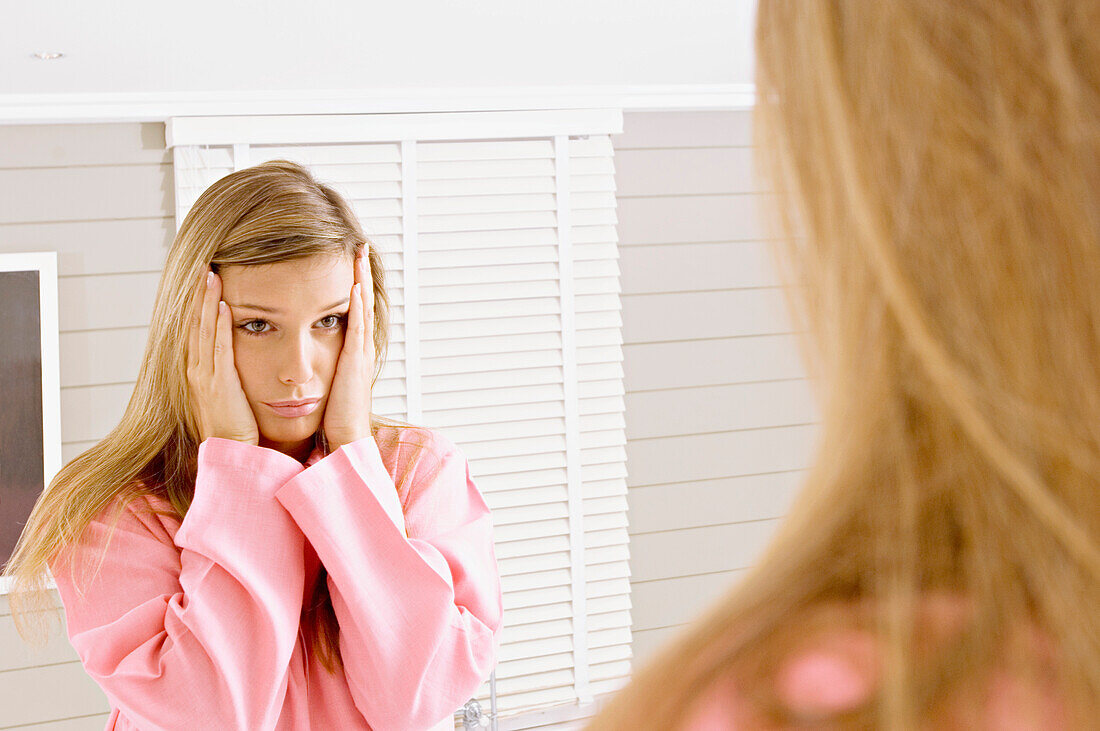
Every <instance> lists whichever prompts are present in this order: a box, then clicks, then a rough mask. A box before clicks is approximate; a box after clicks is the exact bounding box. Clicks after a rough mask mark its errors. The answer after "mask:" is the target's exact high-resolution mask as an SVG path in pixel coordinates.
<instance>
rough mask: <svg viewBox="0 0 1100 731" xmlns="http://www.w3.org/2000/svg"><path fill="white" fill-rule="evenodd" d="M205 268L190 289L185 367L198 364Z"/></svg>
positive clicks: (208, 269) (206, 270)
mask: <svg viewBox="0 0 1100 731" xmlns="http://www.w3.org/2000/svg"><path fill="white" fill-rule="evenodd" d="M209 271H210V268H209V267H207V268H206V269H205V270H204V271H203V272H202V273H201V274H200V275H199V278H198V279H197V280H196V281H195V285H194V286H193V287H192V289H191V303H190V304H191V306H190V307H189V308H188V309H187V365H188V367H194V366H197V365H198V364H199V322H200V319H201V316H202V298H203V294H204V293H205V292H206V273H207V272H209Z"/></svg>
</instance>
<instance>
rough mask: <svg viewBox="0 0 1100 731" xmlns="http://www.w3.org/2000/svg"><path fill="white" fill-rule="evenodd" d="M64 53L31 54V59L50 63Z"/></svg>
mask: <svg viewBox="0 0 1100 731" xmlns="http://www.w3.org/2000/svg"><path fill="white" fill-rule="evenodd" d="M64 55H65V54H64V53H32V54H31V56H32V57H33V58H37V59H39V60H42V61H52V60H53V59H55V58H61V57H62V56H64Z"/></svg>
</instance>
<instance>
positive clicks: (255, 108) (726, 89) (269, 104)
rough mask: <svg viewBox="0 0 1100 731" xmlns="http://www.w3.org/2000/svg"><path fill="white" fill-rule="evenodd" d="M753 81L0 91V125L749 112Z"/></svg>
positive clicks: (752, 96)
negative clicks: (334, 116) (588, 111)
mask: <svg viewBox="0 0 1100 731" xmlns="http://www.w3.org/2000/svg"><path fill="white" fill-rule="evenodd" d="M753 99H754V91H753V85H752V84H669V85H639V86H566V87H552V86H547V87H522V88H507V87H487V88H467V89H444V88H424V89H354V90H346V91H316V90H306V91H291V90H288V91H277V92H236V91H211V92H155V93H152V92H151V93H125V94H112V93H94V94H0V124H78V123H94V122H164V121H166V120H168V119H170V118H172V117H192V116H222V115H233V116H248V115H273V114H280V115H281V114H395V113H416V112H486V111H520V110H536V109H623V110H629V111H693V110H731V109H749V108H751V107H752V105H753Z"/></svg>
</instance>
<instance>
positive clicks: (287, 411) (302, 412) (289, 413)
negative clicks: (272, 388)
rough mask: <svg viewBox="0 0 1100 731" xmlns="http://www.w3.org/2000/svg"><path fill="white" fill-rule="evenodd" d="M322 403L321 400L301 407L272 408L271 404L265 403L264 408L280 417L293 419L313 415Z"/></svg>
mask: <svg viewBox="0 0 1100 731" xmlns="http://www.w3.org/2000/svg"><path fill="white" fill-rule="evenodd" d="M319 403H321V400H320V399H317V400H316V401H310V402H309V403H305V404H302V405H301V406H272V405H271V404H269V403H267V402H264V406H266V407H267V408H269V409H271V410H272V411H274V412H275V413H276V414H278V415H279V416H285V417H288V418H293V417H295V416H306V415H307V414H311V413H313V410H314V409H316V408H317V404H319Z"/></svg>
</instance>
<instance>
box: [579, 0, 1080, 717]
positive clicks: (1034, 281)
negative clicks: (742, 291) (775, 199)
mask: <svg viewBox="0 0 1100 731" xmlns="http://www.w3.org/2000/svg"><path fill="white" fill-rule="evenodd" d="M1097 28H1100V4H1097V3H1095V2H1092V1H1091V0H1088V1H1081V2H1073V1H1070V0H1035V1H1034V2H1025V1H1024V0H1020V1H1019V2H1003V1H1002V0H984V1H977V0H972V1H968V2H958V1H957V0H920V1H919V2H868V1H866V0H852V1H847V2H846V1H844V0H829V1H825V0H761V2H760V4H759V7H758V26H757V35H756V44H757V49H756V51H757V66H756V95H757V103H756V108H755V114H754V133H755V135H756V136H757V147H758V150H759V151H760V153H761V154H762V155H763V163H764V169H765V170H766V171H768V173H769V177H770V178H771V182H772V183H773V185H774V189H775V190H777V191H778V192H779V200H780V203H781V205H780V207H779V210H780V211H781V212H782V213H783V214H785V215H784V216H782V224H783V225H782V231H783V233H784V234H785V242H786V243H785V245H784V246H783V248H782V252H783V254H784V255H783V257H782V258H781V259H780V264H781V267H782V271H784V272H785V275H786V277H787V281H788V283H789V284H790V285H791V286H790V287H789V289H788V291H789V294H790V295H791V296H790V298H789V299H790V304H791V308H792V312H793V313H794V320H795V322H796V325H797V326H798V327H797V329H798V330H800V331H805V332H806V334H807V336H808V337H807V338H805V339H804V340H803V343H802V344H803V353H804V360H805V362H806V364H807V367H808V370H809V372H810V374H811V376H812V377H813V380H814V382H815V385H816V387H817V388H818V389H819V390H818V400H819V402H820V404H821V415H822V419H821V424H820V432H819V440H818V443H817V447H816V451H815V454H814V457H813V459H812V462H811V464H810V466H809V469H808V470H807V474H806V476H805V481H804V486H803V488H802V490H801V492H800V494H799V497H798V499H797V501H796V503H795V505H794V506H793V507H792V509H791V511H790V514H789V515H788V516H787V518H786V519H785V521H783V523H782V525H781V527H780V529H779V530H778V533H777V535H776V536H775V538H774V540H773V541H772V542H771V543H770V545H769V546H768V548H767V550H766V552H765V554H764V555H763V556H762V558H761V559H760V560H759V561H758V563H757V564H756V566H755V567H754V568H753V569H752V570H751V571H749V572H748V574H747V577H746V578H745V579H744V580H743V581H742V582H741V583H740V584H739V585H737V586H735V587H733V588H732V589H731V590H730V591H729V592H728V593H727V594H726V595H725V596H724V597H723V598H722V599H721V600H719V601H717V602H716V603H714V604H713V605H711V606H710V607H709V608H708V610H707V611H706V612H705V613H704V614H703V615H702V616H701V617H700V618H698V619H697V620H696V621H695V622H693V623H692V624H691V625H689V626H688V627H686V628H685V629H684V630H682V631H681V632H680V633H679V634H678V635H676V636H675V637H674V638H672V639H671V640H669V641H668V642H667V643H666V644H665V645H664V646H662V647H661V648H659V650H658V651H657V652H656V653H655V654H654V656H653V657H652V658H651V659H650V661H649V662H648V663H647V664H646V665H645V666H644V667H643V668H641V669H639V670H638V672H637V673H636V674H635V676H634V678H633V679H632V682H631V683H630V684H629V685H628V686H627V687H626V688H624V689H623V690H621V691H620V693H619V694H617V695H616V696H615V697H614V698H612V699H610V701H609V702H608V703H607V704H606V705H605V706H604V708H603V709H602V712H601V713H600V714H599V715H597V716H596V718H595V719H593V721H592V722H591V723H590V725H588V726H587V728H588V729H616V730H618V729H627V728H629V729H635V728H662V729H664V728H675V727H677V720H678V719H683V718H684V717H685V714H686V712H687V709H689V708H692V707H693V704H694V703H696V702H697V701H699V700H700V699H701V698H702V697H703V696H704V694H705V693H707V692H708V691H709V690H713V689H714V688H719V687H729V686H727V685H723V684H722V682H723V681H730V682H732V686H733V687H736V688H738V689H739V690H738V693H739V694H740V695H741V696H742V697H743V698H745V699H747V702H748V703H749V704H750V706H751V708H753V709H755V710H756V711H759V712H760V713H762V714H764V715H763V717H766V718H768V719H770V722H774V723H777V724H785V723H793V722H794V721H795V720H796V715H795V714H794V713H793V711H791V710H790V708H789V707H788V706H786V705H785V704H784V702H783V700H782V699H781V698H779V697H778V696H777V694H776V693H775V692H774V690H771V689H774V687H775V680H776V677H775V674H776V671H777V669H778V667H780V665H781V662H782V661H783V660H784V659H787V658H789V657H791V656H792V654H793V653H794V652H795V651H796V650H797V649H798V648H800V647H802V648H805V647H806V644H805V641H804V637H803V636H804V635H806V634H813V633H809V632H808V629H807V628H808V627H810V626H816V625H817V623H819V620H820V619H821V617H822V616H825V615H823V614H822V612H823V611H824V610H823V608H825V607H837V606H839V607H845V606H871V607H874V608H875V610H874V611H873V612H870V613H869V614H868V615H867V618H866V619H865V620H860V619H859V618H858V616H857V613H856V612H854V611H853V612H851V614H849V615H846V616H845V615H842V619H843V621H847V622H850V623H851V624H854V625H859V624H860V623H861V622H862V626H861V627H860V629H861V630H864V631H869V632H871V633H872V636H873V637H876V638H878V642H879V643H880V644H879V647H880V648H881V651H882V653H881V661H882V664H881V667H882V675H881V678H880V681H881V682H878V683H876V684H875V685H874V689H873V691H872V693H871V696H870V698H869V699H868V700H867V702H866V703H863V704H861V705H860V706H859V707H858V708H854V709H852V710H851V712H848V713H845V714H843V715H842V716H838V717H836V718H833V719H830V720H831V721H832V722H833V723H835V724H836V725H838V726H844V727H860V728H865V727H871V726H873V727H887V728H913V727H916V726H918V725H920V724H922V723H930V724H932V725H936V724H941V725H942V724H946V723H949V722H951V721H952V719H954V718H955V717H954V716H953V715H952V713H953V709H955V710H957V709H958V708H959V707H960V705H959V700H960V698H962V699H965V698H975V697H979V696H975V695H973V693H980V692H982V688H983V687H984V685H983V684H985V683H987V681H989V679H990V678H991V676H992V675H993V674H994V673H996V672H997V671H998V670H999V669H1001V668H1005V667H1012V668H1013V669H1014V670H1017V669H1018V670H1019V671H1020V672H1023V673H1032V674H1031V675H1027V676H1026V677H1031V678H1036V677H1039V676H1038V673H1040V672H1041V662H1042V661H1041V660H1040V658H1039V657H1037V656H1036V653H1035V651H1034V647H1033V646H1031V645H1028V644H1026V643H1025V644H1017V643H1016V641H1015V638H1018V637H1019V636H1020V634H1019V633H1016V632H1015V631H1014V630H1015V629H1016V628H1019V627H1021V626H1026V627H1031V628H1034V629H1036V630H1037V631H1038V635H1039V636H1041V637H1044V638H1046V639H1047V640H1049V645H1050V646H1051V647H1053V648H1054V652H1053V655H1052V659H1050V661H1051V662H1052V663H1053V670H1050V669H1049V668H1048V670H1050V672H1051V673H1052V674H1053V676H1054V677H1056V679H1057V680H1056V685H1057V687H1058V693H1059V694H1060V695H1061V696H1063V697H1064V702H1065V705H1066V709H1065V710H1066V713H1067V717H1068V718H1069V719H1071V723H1070V725H1071V727H1073V728H1085V727H1086V726H1088V725H1089V724H1091V723H1095V720H1096V716H1097V712H1098V711H1100V621H1098V615H1097V611H1098V610H1097V608H1098V607H1100V548H1098V544H1097V538H1096V537H1097V535H1098V533H1100V494H1098V485H1100V286H1098V282H1100V204H1098V203H1097V200H1098V195H1100V36H1098V35H1097V34H1096V29H1097ZM941 592H942V593H944V594H946V595H947V596H951V597H958V598H960V599H961V601H962V602H964V606H965V607H966V613H965V621H964V622H963V623H962V627H961V629H959V631H958V632H957V633H956V634H954V635H952V636H951V638H950V640H949V641H947V642H945V643H942V644H938V645H936V644H935V643H933V645H935V646H934V647H933V646H932V645H930V644H929V643H928V642H927V640H928V637H927V636H926V635H923V634H922V629H926V626H925V625H924V624H922V623H921V621H920V617H921V614H920V611H921V606H922V604H921V602H922V598H925V597H928V596H934V595H939V594H940V593H941ZM837 622H838V623H840V624H842V623H843V622H841V621H840V620H837ZM1029 648H1030V649H1029ZM754 712H755V711H754Z"/></svg>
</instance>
